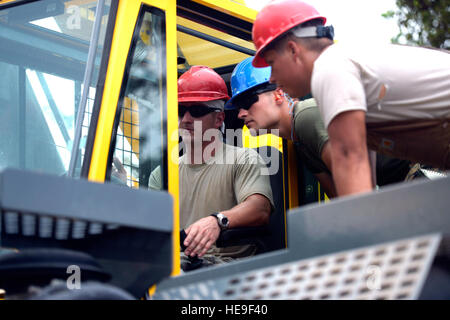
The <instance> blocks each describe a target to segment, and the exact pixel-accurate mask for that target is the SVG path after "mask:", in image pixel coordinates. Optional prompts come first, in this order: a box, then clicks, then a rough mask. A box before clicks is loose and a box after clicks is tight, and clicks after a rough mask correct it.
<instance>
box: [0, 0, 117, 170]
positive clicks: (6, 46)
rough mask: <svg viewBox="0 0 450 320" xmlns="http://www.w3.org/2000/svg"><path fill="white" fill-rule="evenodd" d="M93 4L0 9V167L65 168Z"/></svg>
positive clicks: (45, 0)
mask: <svg viewBox="0 0 450 320" xmlns="http://www.w3.org/2000/svg"><path fill="white" fill-rule="evenodd" d="M110 2H111V1H110V0H109V1H106V2H105V9H104V11H103V12H104V15H103V17H102V20H101V22H102V23H101V29H100V36H99V44H98V48H97V52H96V59H95V67H94V75H93V79H92V82H91V84H90V86H89V95H88V103H87V106H86V111H85V114H84V121H83V129H82V138H81V144H80V148H81V158H79V159H77V163H76V165H75V176H79V175H80V168H81V163H82V161H83V155H84V149H85V143H86V137H87V134H88V128H89V124H90V120H91V113H92V106H93V100H94V96H95V86H96V83H97V79H98V71H99V66H100V60H101V59H100V58H101V55H102V50H103V47H104V38H105V30H106V25H107V21H108V16H109V8H110ZM96 8H97V1H78V2H75V1H55V0H42V1H33V2H25V3H23V2H22V3H19V4H18V5H11V6H4V7H3V9H2V10H0V43H1V50H0V132H1V133H0V169H3V168H6V167H14V168H20V169H26V170H34V171H40V172H46V173H53V174H58V175H65V174H66V173H67V171H68V168H69V163H70V155H71V152H72V144H73V140H74V131H75V121H76V113H77V109H78V106H79V102H80V99H81V93H82V89H83V86H82V82H83V77H84V72H85V68H86V62H87V56H88V51H89V45H90V42H89V41H90V36H91V32H92V28H93V24H94V19H95V12H96Z"/></svg>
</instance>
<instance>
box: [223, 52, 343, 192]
mask: <svg viewBox="0 0 450 320" xmlns="http://www.w3.org/2000/svg"><path fill="white" fill-rule="evenodd" d="M252 60H253V57H250V58H247V59H245V60H243V61H242V62H241V63H239V64H238V65H237V66H236V68H235V69H234V70H233V73H232V74H231V80H230V81H231V91H232V94H233V96H232V98H231V99H230V100H229V101H228V102H227V103H226V105H225V109H239V114H238V117H239V118H240V119H242V120H244V123H245V125H246V126H247V127H248V128H249V129H250V132H252V131H253V132H255V131H256V133H258V131H259V130H261V129H265V130H268V132H269V133H273V134H276V135H279V136H280V137H281V138H284V139H288V140H292V141H294V142H295V144H296V147H297V150H298V155H299V157H300V159H301V160H302V162H303V163H305V165H306V167H307V168H308V170H309V171H311V172H312V173H313V174H314V175H315V176H316V178H317V179H318V180H319V182H320V184H321V186H322V187H323V188H324V190H325V192H326V193H327V195H328V196H329V197H334V196H335V195H336V191H335V189H334V183H333V179H332V176H331V171H330V169H329V168H331V155H330V147H329V143H328V134H327V131H326V130H325V127H324V125H323V122H322V119H321V117H320V113H319V110H318V108H317V105H316V102H315V100H314V99H306V100H303V101H297V102H294V101H293V100H291V99H290V98H289V97H288V96H287V95H285V94H284V92H283V91H282V90H281V89H277V87H276V85H275V84H272V83H269V78H270V72H271V70H270V67H267V68H255V67H253V66H252Z"/></svg>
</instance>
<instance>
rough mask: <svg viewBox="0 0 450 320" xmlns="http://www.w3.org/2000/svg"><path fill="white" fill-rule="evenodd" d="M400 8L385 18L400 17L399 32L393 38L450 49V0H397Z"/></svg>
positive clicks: (394, 40) (387, 13)
mask: <svg viewBox="0 0 450 320" xmlns="http://www.w3.org/2000/svg"><path fill="white" fill-rule="evenodd" d="M396 3H397V7H398V10H397V11H396V12H394V11H388V12H386V13H385V14H383V16H384V17H385V18H394V17H397V19H398V26H399V28H400V31H399V34H398V35H397V36H396V37H394V38H393V39H392V42H394V43H398V42H400V39H402V38H404V39H406V42H407V43H408V44H417V45H420V46H432V47H436V48H442V49H450V31H449V21H450V0H396Z"/></svg>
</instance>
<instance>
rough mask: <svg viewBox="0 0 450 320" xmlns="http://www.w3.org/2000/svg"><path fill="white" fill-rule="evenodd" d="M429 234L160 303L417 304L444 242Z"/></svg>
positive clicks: (196, 288)
mask: <svg viewBox="0 0 450 320" xmlns="http://www.w3.org/2000/svg"><path fill="white" fill-rule="evenodd" d="M440 238H441V237H440V235H428V236H423V237H416V238H410V239H405V240H401V241H396V242H390V243H386V244H380V245H376V246H371V247H366V248H359V249H355V250H350V251H345V252H340V253H337V254H332V255H327V256H321V257H318V258H312V259H307V260H300V261H295V262H289V263H285V264H280V265H277V266H270V267H267V268H263V269H258V270H254V271H250V272H246V273H243V274H240V275H235V276H231V277H224V278H220V279H217V280H209V281H205V282H201V283H197V284H191V285H189V286H186V287H183V288H175V289H169V290H167V291H164V292H161V293H159V294H157V295H155V297H154V298H156V299H194V300H195V299H229V300H234V299H238V300H241V299H252V300H259V299H269V300H272V299H282V300H287V299H294V300H299V299H300V300H306V299H370V300H372V299H382V300H385V299H417V297H418V295H419V293H420V290H421V288H422V286H423V283H424V281H425V279H426V276H427V274H428V270H429V268H430V266H431V262H432V260H433V258H434V255H435V252H436V250H437V248H438V245H439V242H440Z"/></svg>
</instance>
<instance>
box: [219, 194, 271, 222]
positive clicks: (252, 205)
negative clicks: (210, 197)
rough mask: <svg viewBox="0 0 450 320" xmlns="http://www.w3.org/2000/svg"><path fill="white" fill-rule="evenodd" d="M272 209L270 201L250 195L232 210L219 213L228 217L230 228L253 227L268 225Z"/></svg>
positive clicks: (257, 195) (258, 195)
mask: <svg viewBox="0 0 450 320" xmlns="http://www.w3.org/2000/svg"><path fill="white" fill-rule="evenodd" d="M271 211H272V207H271V205H270V201H269V200H268V199H267V198H266V197H265V196H263V195H261V194H252V195H251V196H249V197H248V198H247V199H245V201H243V202H242V203H240V204H238V205H236V206H234V207H233V208H231V209H229V210H225V211H221V212H222V213H223V214H224V215H226V216H227V217H228V220H229V221H230V225H229V227H230V228H237V227H254V226H260V225H264V224H267V223H269V217H270V212H271Z"/></svg>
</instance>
